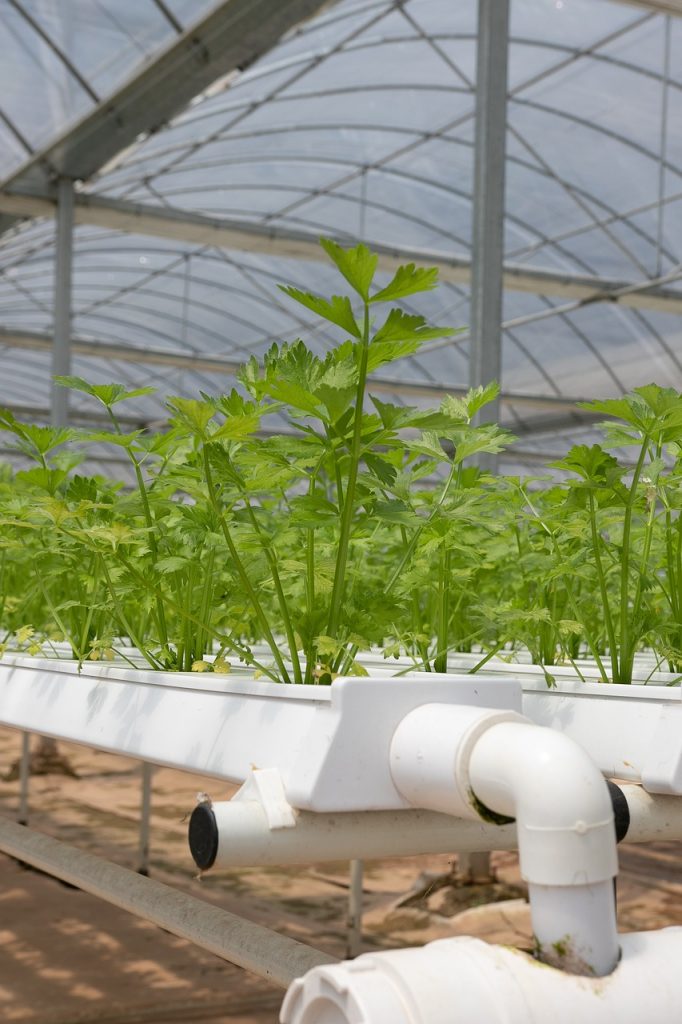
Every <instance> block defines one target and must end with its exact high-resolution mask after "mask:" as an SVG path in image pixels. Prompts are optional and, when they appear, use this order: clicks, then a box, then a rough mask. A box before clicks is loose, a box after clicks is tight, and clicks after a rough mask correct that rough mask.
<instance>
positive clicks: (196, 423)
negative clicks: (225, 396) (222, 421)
mask: <svg viewBox="0 0 682 1024" xmlns="http://www.w3.org/2000/svg"><path fill="white" fill-rule="evenodd" d="M166 405H167V406H168V408H169V409H170V411H171V412H172V413H173V418H172V419H171V423H173V424H174V425H176V426H179V427H185V428H186V429H188V430H189V431H190V433H192V434H198V435H199V437H204V436H205V435H206V427H207V426H208V424H209V423H210V422H211V420H212V419H213V417H214V416H215V408H214V406H213V405H211V404H209V403H208V402H206V401H203V402H198V401H197V400H196V399H195V398H180V397H179V396H172V397H171V398H169V399H168V401H167V402H166Z"/></svg>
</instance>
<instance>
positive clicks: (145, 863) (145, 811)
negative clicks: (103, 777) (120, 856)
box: [136, 761, 154, 875]
mask: <svg viewBox="0 0 682 1024" xmlns="http://www.w3.org/2000/svg"><path fill="white" fill-rule="evenodd" d="M153 773H154V769H153V767H152V765H150V764H149V762H148V761H143V762H142V784H141V787H140V788H141V794H140V797H141V799H140V833H139V842H138V848H137V868H136V870H137V872H138V873H139V874H140V875H148V874H149V820H150V815H151V809H152V775H153Z"/></svg>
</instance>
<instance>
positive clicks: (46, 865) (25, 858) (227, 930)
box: [0, 820, 338, 988]
mask: <svg viewBox="0 0 682 1024" xmlns="http://www.w3.org/2000/svg"><path fill="white" fill-rule="evenodd" d="M0 850H2V851H3V852H4V853H6V854H8V855H9V856H10V857H15V858H16V859H17V860H19V861H22V862H23V863H25V864H30V865H31V866H32V867H35V868H38V869H39V870H40V871H44V872H46V873H47V874H49V875H54V876H55V877H56V878H61V879H62V881H65V882H69V883H71V885H75V886H77V887H78V888H79V889H82V890H83V891H84V892H89V893H91V894H92V895H93V896H99V897H100V898H101V899H104V900H106V901H107V902H108V903H113V905H114V906H116V907H120V908H121V909H122V910H127V911H129V912H130V913H132V914H135V915H136V916H137V917H141V918H144V919H145V920H146V921H151V922H152V923H153V924H156V925H158V926H159V927H161V928H165V929H166V931H169V932H171V933H172V934H173V935H178V936H179V937H180V938H183V939H189V941H190V942H193V943H195V945H197V946H200V947H201V948H202V949H207V950H208V951H209V952H211V953H215V955H216V956H219V957H222V959H223V960H229V962H230V963H233V964H236V965H237V967H243V968H244V969H245V970H247V971H252V972H253V973H254V974H257V975H259V977H261V978H265V979H267V980H268V981H271V982H273V983H274V984H276V985H280V986H282V987H283V988H287V987H288V986H289V985H290V984H291V982H292V981H293V980H294V978H299V977H301V975H303V974H305V973H306V971H309V970H310V969H311V968H312V967H317V966H319V965H321V964H331V963H337V962H338V961H337V959H336V957H333V956H329V955H328V954H327V953H322V952H321V951H320V950H317V949H313V948H312V947H311V946H306V945H305V944H304V943H302V942H297V941H296V940H295V939H289V938H286V937H285V936H284V935H278V934H277V932H273V931H270V929H269V928H264V927H263V926H262V925H259V924H252V923H251V922H250V921H245V920H244V919H243V918H241V917H237V916H236V914H230V913H229V912H228V911H226V910H221V909H219V908H218V907H214V906H211V904H210V903H204V901H203V900H199V899H196V897H194V896H188V895H187V894H186V893H183V892H178V891H177V890H176V889H173V888H171V886H169V885H164V884H163V883H161V882H157V881H156V880H154V879H151V878H144V877H142V876H141V875H138V874H136V872H134V871H130V870H129V869H128V868H123V867H120V866H119V865H118V864H112V863H111V861H108V860H104V859H103V858H101V857H94V856H93V855H92V854H90V853H85V852H84V851H83V850H78V849H76V848H75V847H73V846H70V845H69V844H68V843H62V842H59V841H58V840H56V839H52V838H51V837H50V836H44V835H41V834H40V833H39V832H34V831H32V830H31V829H28V828H25V827H24V826H23V825H16V824H15V823H14V822H12V821H8V820H1V821H0Z"/></svg>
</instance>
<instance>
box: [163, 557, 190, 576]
mask: <svg viewBox="0 0 682 1024" xmlns="http://www.w3.org/2000/svg"><path fill="white" fill-rule="evenodd" d="M191 564H192V560H191V559H189V558H182V557H181V556H180V555H169V556H168V558H160V559H159V561H158V562H157V563H156V568H157V570H158V571H159V572H160V573H163V574H166V573H171V572H184V571H185V570H186V569H188V568H189V567H190V565H191Z"/></svg>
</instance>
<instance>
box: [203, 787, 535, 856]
mask: <svg viewBox="0 0 682 1024" xmlns="http://www.w3.org/2000/svg"><path fill="white" fill-rule="evenodd" d="M195 813H198V814H201V815H202V816H203V817H204V818H206V819H207V821H206V824H207V826H208V827H210V826H211V820H210V813H212V814H213V827H214V829H215V836H214V841H213V849H214V850H215V858H214V860H213V861H212V862H211V863H210V864H209V863H207V859H210V855H209V856H207V857H202V854H203V852H204V851H206V850H208V849H210V848H211V841H210V840H209V841H208V842H201V841H200V840H199V841H198V842H197V840H196V837H194V842H193V841H192V829H191V828H190V849H191V851H192V854H193V856H194V857H195V860H196V862H197V866H198V867H200V868H201V869H202V870H207V868H209V867H215V868H218V869H220V868H235V867H244V866H256V865H259V864H277V865H282V866H283V865H287V864H311V863H314V862H316V861H331V860H372V859H377V858H381V857H411V856H415V855H417V854H421V853H452V852H453V851H454V850H471V851H473V852H475V851H477V850H481V849H484V850H514V849H516V828H515V826H514V825H506V826H504V827H503V828H498V827H497V826H495V825H489V824H486V823H485V822H482V821H463V820H462V819H461V818H452V817H451V816H450V815H446V814H434V813H433V812H432V811H411V810H406V811H360V812H358V813H352V812H346V813H343V814H316V813H314V812H311V811H298V812H297V813H296V825H295V827H294V828H277V829H271V828H270V825H269V824H268V818H267V814H266V811H265V809H264V807H263V806H262V804H260V803H259V802H258V801H257V800H226V801H217V802H215V803H212V804H211V807H210V812H209V811H208V810H207V809H206V808H205V807H202V805H200V808H199V809H198V810H197V811H196V812H195Z"/></svg>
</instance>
